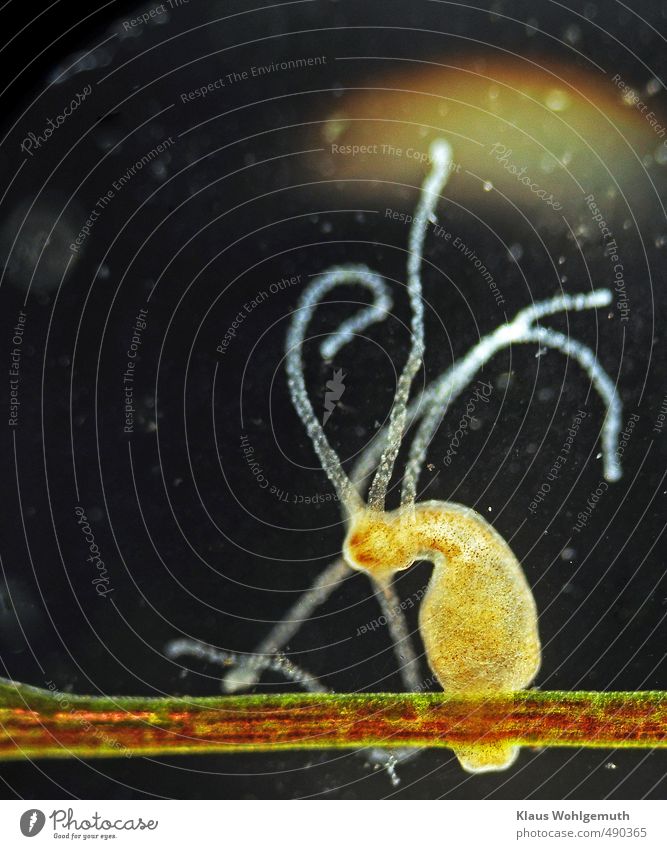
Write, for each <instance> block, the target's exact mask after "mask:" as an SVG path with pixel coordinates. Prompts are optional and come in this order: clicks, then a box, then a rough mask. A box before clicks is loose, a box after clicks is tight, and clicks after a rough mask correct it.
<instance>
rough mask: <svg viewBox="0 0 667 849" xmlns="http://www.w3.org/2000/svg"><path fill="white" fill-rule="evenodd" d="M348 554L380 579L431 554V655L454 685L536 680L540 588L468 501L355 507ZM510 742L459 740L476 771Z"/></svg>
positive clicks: (499, 688) (427, 609) (425, 615)
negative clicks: (532, 585)
mask: <svg viewBox="0 0 667 849" xmlns="http://www.w3.org/2000/svg"><path fill="white" fill-rule="evenodd" d="M344 555H345V558H346V560H347V562H348V563H349V564H350V566H352V567H353V568H354V569H358V570H362V571H364V572H367V573H368V574H369V575H371V577H373V578H374V579H375V580H376V581H378V582H379V583H383V582H387V581H389V580H391V577H392V575H393V574H394V573H395V572H397V571H400V570H402V569H407V568H408V567H409V566H410V565H411V564H412V563H414V562H415V561H416V560H429V561H431V562H432V563H433V566H434V569H433V574H432V577H431V580H430V582H429V585H428V590H427V593H426V595H425V597H424V599H423V601H422V604H421V608H420V613H419V630H420V634H421V637H422V640H423V642H424V646H425V649H426V656H427V658H428V662H429V665H430V666H431V669H432V670H433V672H434V673H435V675H436V677H437V678H438V681H439V682H440V684H441V685H442V688H443V689H444V690H446V691H447V692H450V693H489V694H492V693H507V692H513V691H516V690H521V689H524V688H525V687H527V686H528V685H529V684H530V683H531V681H532V680H533V678H534V677H535V675H536V673H537V671H538V669H539V666H540V640H539V635H538V629H537V610H536V607H535V601H534V599H533V594H532V592H531V589H530V587H529V585H528V583H527V581H526V578H525V576H524V574H523V570H522V569H521V565H520V564H519V561H518V560H517V559H516V557H515V556H514V554H513V553H512V551H511V549H510V547H509V546H508V545H507V543H506V542H505V540H504V539H503V538H502V537H501V536H500V534H499V533H497V531H495V530H494V528H493V527H492V526H491V525H490V524H489V523H488V522H486V521H485V520H484V519H483V518H482V517H481V516H480V515H479V514H478V513H476V512H475V511H474V510H471V509H469V508H467V507H463V506H461V505H459V504H453V503H450V502H445V501H426V502H422V503H419V504H417V505H416V506H414V507H410V508H401V509H399V510H395V511H393V512H387V513H385V512H380V511H373V510H370V509H365V510H363V511H361V512H359V513H357V514H356V515H355V516H353V517H352V519H351V522H350V527H349V531H348V534H347V538H346V540H345V546H344ZM517 751H518V750H517V749H516V748H515V747H514V746H511V745H508V744H496V743H492V742H489V743H488V744H485V743H480V744H475V745H474V746H469V747H465V748H463V747H462V748H459V749H455V753H456V755H457V757H458V758H459V760H460V762H461V764H462V765H463V766H464V767H465V768H466V769H467V770H469V771H471V772H482V771H485V770H495V769H503V768H505V767H507V766H509V765H510V764H511V763H512V762H513V761H514V759H515V757H516V754H517Z"/></svg>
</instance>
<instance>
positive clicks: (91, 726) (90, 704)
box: [0, 678, 667, 760]
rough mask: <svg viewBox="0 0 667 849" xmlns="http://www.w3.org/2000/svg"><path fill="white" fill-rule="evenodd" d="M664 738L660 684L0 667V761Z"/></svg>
mask: <svg viewBox="0 0 667 849" xmlns="http://www.w3.org/2000/svg"><path fill="white" fill-rule="evenodd" d="M500 740H503V741H507V742H511V743H513V744H515V745H520V746H577V747H583V746H585V747H589V746H592V747H602V748H618V747H639V748H653V747H666V746H667V693H666V692H637V693H609V692H602V693H595V692H592V693H589V692H558V691H556V692H540V691H537V690H529V691H522V692H518V693H508V694H506V695H494V696H492V697H485V696H467V697H460V696H451V695H447V694H445V693H360V694H347V693H344V694H343V693H341V694H326V695H320V694H293V693H286V694H279V695H252V696H217V697H207V698H199V697H178V698H177V697H166V698H141V697H133V696H118V697H112V696H73V695H70V694H67V693H61V692H58V691H56V692H51V691H49V690H41V689H38V688H35V687H29V686H27V685H24V684H18V683H15V682H12V681H8V680H6V679H2V678H0V760H8V759H16V758H21V757H30V758H38V757H72V756H78V757H120V756H124V755H128V756H129V755H149V754H150V755H170V754H177V753H190V754H192V753H210V752H218V753H220V752H240V751H267V750H276V749H328V748H358V747H364V746H381V747H409V746H419V747H449V746H453V745H460V744H462V743H465V744H471V743H475V742H492V741H500Z"/></svg>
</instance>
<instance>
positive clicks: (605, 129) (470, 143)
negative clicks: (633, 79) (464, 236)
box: [315, 57, 667, 212]
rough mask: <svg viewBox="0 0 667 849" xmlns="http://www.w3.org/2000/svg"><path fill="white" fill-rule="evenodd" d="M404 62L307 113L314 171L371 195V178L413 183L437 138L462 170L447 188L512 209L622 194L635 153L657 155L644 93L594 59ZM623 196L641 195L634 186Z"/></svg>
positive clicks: (654, 122) (655, 130) (637, 166)
mask: <svg viewBox="0 0 667 849" xmlns="http://www.w3.org/2000/svg"><path fill="white" fill-rule="evenodd" d="M402 65H403V67H402V69H401V71H400V72H395V71H393V72H390V73H387V74H386V75H385V76H376V77H374V78H373V79H371V80H368V81H363V82H360V83H359V85H358V86H355V87H352V88H347V89H345V91H344V94H343V96H342V97H341V99H340V101H339V105H338V107H337V109H336V111H335V112H334V113H330V114H328V115H326V116H325V118H324V120H323V121H321V122H318V123H317V129H316V130H315V132H316V133H317V143H318V145H319V146H322V147H324V149H325V160H324V164H323V168H322V175H323V176H326V177H327V178H329V179H330V178H332V177H333V178H334V179H336V178H338V179H358V180H361V181H362V182H360V183H359V191H360V192H369V191H373V192H374V193H377V191H378V186H377V181H392V182H398V183H408V184H410V185H418V184H419V182H420V181H421V177H422V175H423V173H424V171H425V170H426V169H427V168H428V163H429V158H428V150H429V145H430V143H431V141H432V140H433V139H434V138H436V137H442V138H444V139H446V140H447V141H449V142H450V144H451V145H452V148H453V151H454V162H453V164H452V171H453V172H454V173H455V174H457V175H458V174H460V175H462V176H461V178H456V179H450V181H449V183H448V188H447V194H448V196H450V197H457V198H458V199H459V200H460V201H461V202H463V203H466V204H469V203H470V202H471V200H473V201H474V199H481V200H482V201H483V202H484V203H485V204H486V205H487V206H488V205H489V203H492V204H493V203H494V202H495V204H496V205H498V206H500V207H501V208H506V205H507V201H502V200H501V196H500V195H499V194H498V193H499V192H500V193H502V194H503V195H506V196H507V198H508V199H509V201H511V202H513V203H516V204H517V205H519V206H520V207H523V206H525V205H526V204H530V205H531V207H533V208H539V209H544V210H545V211H554V212H560V210H565V209H566V208H567V207H568V206H570V205H571V204H573V203H578V204H579V205H580V204H581V203H582V200H583V198H584V197H585V196H587V195H590V194H591V193H593V194H595V195H596V196H600V197H603V198H607V199H612V198H615V197H617V196H618V195H619V194H625V193H626V192H630V194H631V195H632V192H633V182H636V180H637V178H638V177H641V176H644V175H645V171H644V164H643V162H642V160H643V158H644V157H645V156H646V155H647V154H651V155H653V154H655V153H656V150H658V151H659V152H660V153H663V154H664V155H665V158H666V159H667V134H666V133H665V130H664V129H663V121H662V119H661V118H660V116H659V115H658V114H656V113H655V112H654V109H656V108H657V107H655V106H653V107H652V105H651V95H650V94H649V93H647V92H645V91H642V90H637V91H633V90H632V89H631V88H630V87H629V86H628V85H627V83H626V82H625V81H623V80H621V79H620V78H618V79H615V78H614V76H613V75H612V74H611V73H610V74H604V73H603V72H602V71H600V70H597V69H596V68H594V67H593V66H591V67H592V70H583V69H581V68H576V67H571V66H566V65H563V64H559V65H556V64H554V63H550V64H549V65H548V66H547V65H546V64H545V65H538V64H536V63H535V62H533V61H530V60H528V59H521V58H514V57H509V58H502V59H488V58H478V59H466V60H462V61H456V60H450V63H449V64H444V63H443V64H439V63H436V62H405V63H402ZM663 136H664V139H663ZM663 141H664V142H665V144H663ZM662 148H664V150H662ZM656 158H660V157H656ZM452 176H453V175H452ZM628 199H629V200H631V202H633V203H634V202H638V203H641V199H642V194H640V193H637V196H636V197H634V198H632V199H630V198H628Z"/></svg>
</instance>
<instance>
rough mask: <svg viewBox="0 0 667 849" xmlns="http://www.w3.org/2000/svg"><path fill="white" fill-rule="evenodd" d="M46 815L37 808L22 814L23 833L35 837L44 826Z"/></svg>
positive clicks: (25, 835)
mask: <svg viewBox="0 0 667 849" xmlns="http://www.w3.org/2000/svg"><path fill="white" fill-rule="evenodd" d="M45 822H46V817H45V816H44V814H43V813H42V812H41V811H39V810H38V809H37V808H31V809H30V810H29V811H26V812H25V813H24V814H23V815H22V816H21V823H20V825H21V834H22V835H23V836H24V837H34V836H35V835H36V834H39V832H40V831H41V830H42V829H43V828H44V823H45Z"/></svg>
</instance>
